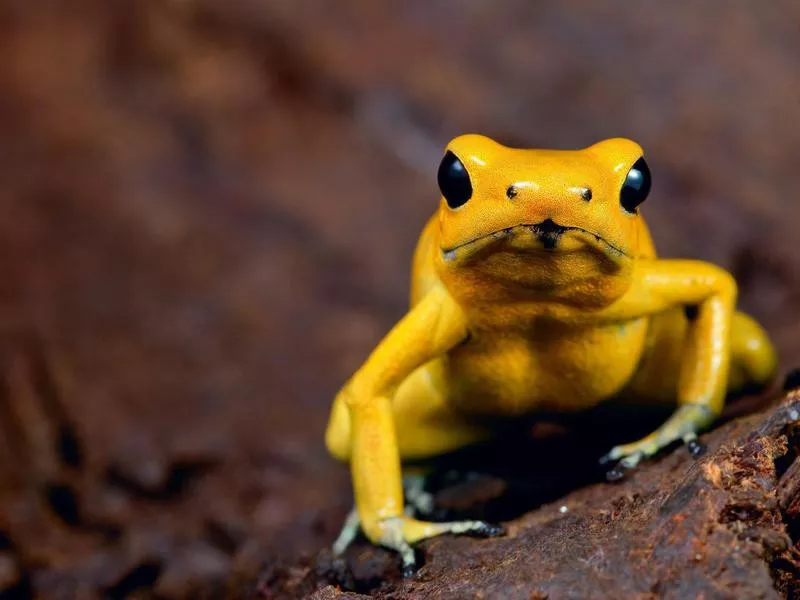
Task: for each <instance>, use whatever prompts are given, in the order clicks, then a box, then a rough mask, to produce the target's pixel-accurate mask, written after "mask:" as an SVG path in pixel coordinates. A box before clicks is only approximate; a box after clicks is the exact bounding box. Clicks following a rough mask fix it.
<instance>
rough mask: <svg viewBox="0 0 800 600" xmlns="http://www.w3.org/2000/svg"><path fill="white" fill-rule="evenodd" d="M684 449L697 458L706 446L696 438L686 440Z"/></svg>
mask: <svg viewBox="0 0 800 600" xmlns="http://www.w3.org/2000/svg"><path fill="white" fill-rule="evenodd" d="M686 449H687V450H688V451H689V454H691V455H692V456H694V457H695V458H697V457H698V456H700V455H701V454H703V453H704V452H705V451H706V446H705V444H701V443H700V442H698V441H697V440H689V441H688V442H686Z"/></svg>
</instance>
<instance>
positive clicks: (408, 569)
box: [401, 565, 417, 579]
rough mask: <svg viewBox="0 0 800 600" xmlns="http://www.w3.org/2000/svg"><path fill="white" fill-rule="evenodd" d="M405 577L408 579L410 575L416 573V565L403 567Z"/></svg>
mask: <svg viewBox="0 0 800 600" xmlns="http://www.w3.org/2000/svg"><path fill="white" fill-rule="evenodd" d="M401 572H402V574H403V579H408V578H409V577H413V576H414V573H416V572H417V566H416V565H403V568H402V571H401Z"/></svg>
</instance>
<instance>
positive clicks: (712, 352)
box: [602, 260, 736, 480]
mask: <svg viewBox="0 0 800 600" xmlns="http://www.w3.org/2000/svg"><path fill="white" fill-rule="evenodd" d="M735 303H736V283H735V281H734V279H733V277H731V275H730V274H728V273H727V272H726V271H724V270H723V269H721V268H719V267H716V266H714V265H711V264H708V263H704V262H699V261H689V260H653V261H640V263H639V264H637V266H636V268H635V276H634V284H633V286H632V287H631V289H630V290H629V291H628V293H627V294H626V295H625V296H623V298H622V299H621V300H619V301H617V302H616V303H615V304H614V305H612V306H611V307H610V308H609V309H608V311H607V314H606V315H605V316H607V317H611V318H620V319H626V318H635V317H637V316H646V315H652V314H655V313H659V312H662V311H664V310H666V309H669V308H672V307H674V306H677V305H683V306H691V307H696V313H697V314H696V316H695V317H694V318H693V319H692V320H691V322H690V323H689V326H688V328H687V332H686V339H685V341H684V352H683V356H682V359H681V365H680V373H679V378H678V397H677V401H678V405H679V406H678V409H677V410H676V411H675V413H673V415H672V416H671V417H670V418H669V419H668V420H667V421H666V422H665V423H664V424H663V425H662V426H661V427H659V428H658V429H657V430H656V431H654V432H653V433H651V434H650V435H648V436H647V437H645V438H643V439H641V440H639V441H636V442H633V443H630V444H624V445H621V446H616V447H614V448H612V449H611V451H610V452H609V453H608V454H607V455H606V456H604V457H603V459H602V461H603V462H609V461H619V463H618V464H617V466H616V467H615V468H614V469H613V470H611V471H610V472H609V474H608V476H609V479H612V480H613V479H618V478H620V477H621V476H622V475H623V474H624V472H625V471H626V470H628V469H631V468H633V467H634V466H636V465H637V464H638V463H639V462H640V461H641V460H642V459H644V458H647V457H649V456H652V455H654V454H655V453H657V452H658V451H659V450H661V449H662V448H664V447H665V446H668V445H669V444H671V443H673V442H675V441H678V440H682V441H683V442H685V443H687V444H688V446H689V450H690V451H691V452H692V453H693V454H696V453H699V452H700V451H701V447H700V446H699V444H698V443H697V442H696V437H697V432H698V431H699V430H701V429H703V428H705V427H707V426H709V425H710V424H711V423H712V422H713V421H714V419H716V417H717V416H718V415H719V414H720V412H721V411H722V407H723V403H724V399H725V393H726V389H727V379H728V372H729V365H730V337H731V336H730V328H731V320H732V318H733V314H734V307H735Z"/></svg>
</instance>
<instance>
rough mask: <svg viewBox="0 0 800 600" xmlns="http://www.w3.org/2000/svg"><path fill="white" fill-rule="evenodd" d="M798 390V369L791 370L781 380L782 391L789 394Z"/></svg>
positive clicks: (799, 385) (799, 370) (799, 369)
mask: <svg viewBox="0 0 800 600" xmlns="http://www.w3.org/2000/svg"><path fill="white" fill-rule="evenodd" d="M797 388H800V368H797V369H792V370H791V371H789V373H788V374H787V375H786V379H784V380H783V391H784V392H790V391H792V390H794V389H797Z"/></svg>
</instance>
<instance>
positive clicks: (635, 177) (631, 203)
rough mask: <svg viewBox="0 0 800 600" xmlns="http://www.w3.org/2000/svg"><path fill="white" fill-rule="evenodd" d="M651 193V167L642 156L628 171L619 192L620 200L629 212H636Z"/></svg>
mask: <svg viewBox="0 0 800 600" xmlns="http://www.w3.org/2000/svg"><path fill="white" fill-rule="evenodd" d="M649 193H650V169H649V168H647V163H646V162H644V158H640V159H639V160H637V161H636V162H635V163H633V166H632V167H631V170H630V171H628V176H627V177H625V181H624V182H623V184H622V190H620V193H619V201H620V204H622V208H624V209H625V210H626V211H628V212H629V213H633V212H636V208H637V207H638V206H639V205H640V204H641V203H642V202H644V200H645V198H647V194H649Z"/></svg>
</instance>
